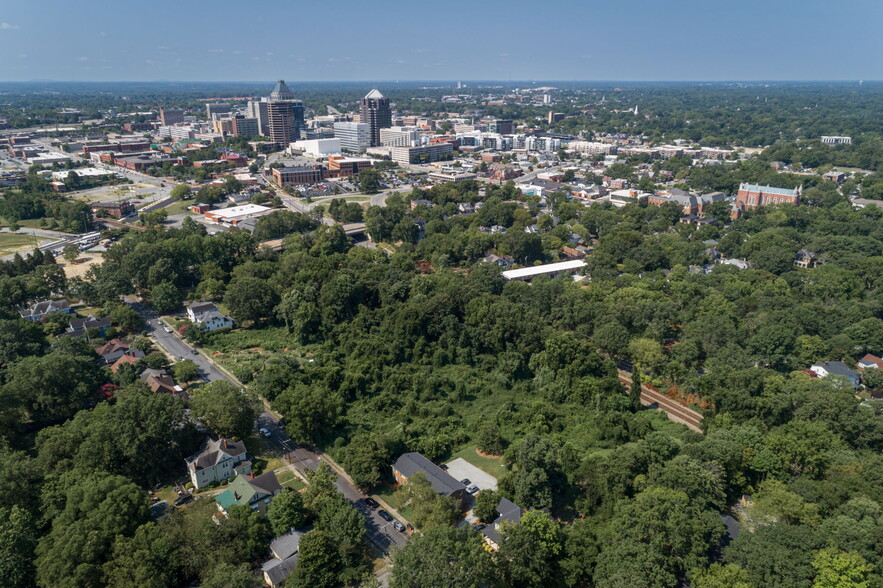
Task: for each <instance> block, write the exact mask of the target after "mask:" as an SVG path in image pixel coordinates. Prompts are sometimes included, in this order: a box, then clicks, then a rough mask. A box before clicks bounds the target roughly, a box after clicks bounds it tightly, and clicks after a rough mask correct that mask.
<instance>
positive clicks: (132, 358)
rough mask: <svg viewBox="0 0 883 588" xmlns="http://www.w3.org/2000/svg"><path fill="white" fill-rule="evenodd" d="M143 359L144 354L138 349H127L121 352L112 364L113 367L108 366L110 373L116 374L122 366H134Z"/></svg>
mask: <svg viewBox="0 0 883 588" xmlns="http://www.w3.org/2000/svg"><path fill="white" fill-rule="evenodd" d="M143 358H144V352H143V351H141V350H140V349H127V350H126V351H125V352H123V354H122V355H121V356H120V358H119V359H117V360H116V361H115V362H113V365H111V366H110V371H111V372H113V373H117V372H118V371H119V370H120V368H121V367H123V366H124V365H126V364H131V365H135V364H136V363H138V362H139V361H141V360H142V359H143Z"/></svg>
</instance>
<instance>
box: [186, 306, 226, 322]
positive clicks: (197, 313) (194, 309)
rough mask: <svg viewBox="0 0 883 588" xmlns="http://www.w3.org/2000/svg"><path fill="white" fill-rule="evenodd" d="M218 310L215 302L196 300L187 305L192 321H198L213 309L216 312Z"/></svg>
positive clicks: (188, 314) (188, 315)
mask: <svg viewBox="0 0 883 588" xmlns="http://www.w3.org/2000/svg"><path fill="white" fill-rule="evenodd" d="M217 310H218V307H217V306H215V304H214V303H213V302H194V303H193V304H191V305H190V306H188V307H187V318H189V319H190V322H191V323H195V322H198V321H199V319H201V318H202V317H203V315H205V314H207V313H209V312H213V311H215V312H216V311H217Z"/></svg>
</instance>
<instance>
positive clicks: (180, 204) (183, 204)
mask: <svg viewBox="0 0 883 588" xmlns="http://www.w3.org/2000/svg"><path fill="white" fill-rule="evenodd" d="M191 204H193V200H179V201H177V202H172V203H171V204H169V205H168V206H166V207H164V208H163V210H165V211H166V212H168V213H169V216H172V215H173V214H189V215H191V216H192V215H193V213H192V212H190V211H189V210H187V207H188V206H190V205H191Z"/></svg>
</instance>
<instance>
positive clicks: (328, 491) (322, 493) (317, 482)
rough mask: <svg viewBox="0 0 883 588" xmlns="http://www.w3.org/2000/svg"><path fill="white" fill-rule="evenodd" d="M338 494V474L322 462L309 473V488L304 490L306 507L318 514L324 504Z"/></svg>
mask: <svg viewBox="0 0 883 588" xmlns="http://www.w3.org/2000/svg"><path fill="white" fill-rule="evenodd" d="M335 494H337V474H335V473H334V470H332V469H331V467H330V466H329V465H328V464H327V463H325V462H322V463H320V464H319V467H317V468H316V469H315V470H313V471H312V472H308V473H307V488H306V490H304V492H303V501H304V507H306V508H307V509H308V510H310V511H311V512H312V513H313V514H314V515H318V513H319V510H320V508H321V507H322V504H323V503H324V502H325V501H326V500H328V499H329V497H333V496H334V495H335Z"/></svg>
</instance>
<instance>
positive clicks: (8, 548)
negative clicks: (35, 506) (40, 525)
mask: <svg viewBox="0 0 883 588" xmlns="http://www.w3.org/2000/svg"><path fill="white" fill-rule="evenodd" d="M35 528H36V523H35V521H34V520H33V517H32V516H31V514H30V513H29V512H28V511H26V510H25V509H23V508H21V507H19V506H17V505H12V507H11V508H5V507H0V585H3V586H9V587H10V588H16V587H24V586H31V585H32V584H33V577H34V550H35V549H36V547H37V532H36V530H35Z"/></svg>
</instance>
